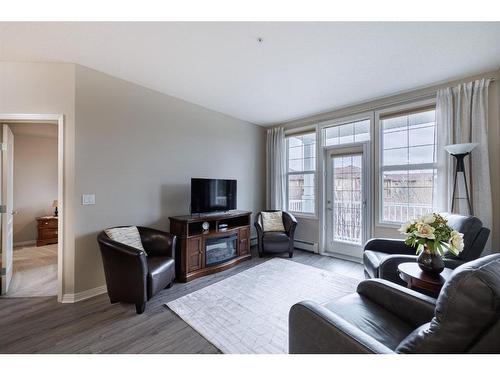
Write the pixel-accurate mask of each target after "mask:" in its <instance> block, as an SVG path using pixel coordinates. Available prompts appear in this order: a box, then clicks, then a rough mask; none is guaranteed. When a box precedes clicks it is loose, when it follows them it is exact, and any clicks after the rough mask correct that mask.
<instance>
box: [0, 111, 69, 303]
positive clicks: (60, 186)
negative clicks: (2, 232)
mask: <svg viewBox="0 0 500 375" xmlns="http://www.w3.org/2000/svg"><path fill="white" fill-rule="evenodd" d="M2 121H3V122H9V121H16V122H20V121H27V122H28V121H29V122H43V121H57V200H58V206H59V207H58V217H59V220H58V230H57V301H58V302H61V301H62V296H63V275H64V273H63V267H64V262H63V255H64V251H63V250H64V242H63V241H64V203H65V201H64V115H63V114H38V113H37V114H12V113H0V122H2Z"/></svg>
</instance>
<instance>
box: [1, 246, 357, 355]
mask: <svg viewBox="0 0 500 375" xmlns="http://www.w3.org/2000/svg"><path fill="white" fill-rule="evenodd" d="M252 252H253V253H254V254H253V255H254V256H253V258H252V259H251V260H249V261H246V262H243V263H241V264H239V265H238V266H236V267H234V268H232V269H229V270H226V271H223V272H220V273H218V274H214V275H209V276H206V277H203V278H200V279H197V280H194V281H191V282H190V283H186V284H174V286H173V287H172V288H171V289H166V290H163V291H162V292H161V293H159V294H158V295H156V296H155V297H154V298H153V299H152V300H151V301H149V302H148V305H147V307H146V311H145V312H144V314H142V315H137V314H136V313H135V307H134V306H133V305H130V304H121V303H118V304H114V305H111V304H110V303H109V299H108V297H107V295H106V294H104V295H100V296H97V297H94V298H91V299H88V300H86V301H82V302H78V303H75V304H58V303H57V300H56V298H55V297H37V298H3V299H0V353H219V350H218V349H217V348H216V347H214V346H213V345H212V344H211V343H210V342H208V341H207V340H205V339H204V338H203V337H202V336H201V335H200V334H198V333H197V332H196V331H195V330H194V329H192V328H191V327H190V326H189V325H187V324H186V323H185V322H184V321H183V320H182V319H180V318H179V317H178V316H177V315H175V314H174V313H173V312H172V311H170V310H169V309H168V308H166V307H164V306H163V304H164V303H166V302H168V301H171V300H174V299H177V298H179V297H181V296H183V295H186V294H189V293H192V292H194V291H196V290H198V289H201V288H204V287H206V286H208V285H210V284H213V283H215V282H217V281H220V280H222V279H224V278H227V277H229V276H231V275H234V274H236V273H238V272H241V271H243V270H245V269H248V268H250V267H253V266H255V265H257V264H260V263H262V262H264V261H266V260H267V259H268V258H258V257H257V256H256V254H255V249H252ZM292 260H293V261H295V262H299V263H303V264H308V265H311V266H314V267H318V268H322V269H325V270H329V271H332V272H337V273H341V274H343V275H347V276H350V277H354V278H358V279H360V280H361V279H363V269H362V266H361V264H357V263H353V262H348V261H343V260H339V259H334V258H330V257H325V256H320V255H316V254H312V253H308V252H304V251H300V250H296V252H295V255H294V258H293V259H292Z"/></svg>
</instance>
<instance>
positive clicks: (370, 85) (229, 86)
mask: <svg viewBox="0 0 500 375" xmlns="http://www.w3.org/2000/svg"><path fill="white" fill-rule="evenodd" d="M257 37H262V38H263V39H264V41H263V43H261V44H259V43H258V42H257ZM499 41H500V22H496V23H472V22H464V23H419V22H417V23H415V22H413V23H382V22H380V23H352V22H351V23H335V22H332V23H278V22H276V23H260V22H254V23H0V60H4V61H5V60H12V61H58V62H60V61H62V62H73V63H78V64H82V65H85V66H88V67H90V68H93V69H96V70H99V71H102V72H105V73H107V74H110V75H113V76H116V77H119V78H122V79H125V80H128V81H132V82H135V83H137V84H140V85H143V86H146V87H149V88H151V89H155V90H158V91H160V92H163V93H165V94H169V95H172V96H175V97H178V98H182V99H185V100H187V101H190V102H192V103H196V104H199V105H201V106H204V107H206V108H209V109H212V110H216V111H219V112H222V113H225V114H228V115H231V116H234V117H237V118H240V119H243V120H247V121H250V122H253V123H256V124H260V125H270V124H275V123H278V122H284V121H287V120H291V119H296V118H300V117H304V116H307V115H311V114H316V113H320V112H324V111H328V110H331V109H333V108H338V107H341V106H345V105H349V104H353V103H358V102H361V101H364V100H369V99H372V98H376V97H380V96H385V95H389V94H392V93H395V92H398V91H404V90H409V89H412V88H416V87H420V86H425V85H429V84H432V83H435V82H440V81H444V80H447V79H453V78H457V77H462V76H466V75H469V74H475V73H480V72H484V71H488V70H494V69H498V68H499V67H500V43H499Z"/></svg>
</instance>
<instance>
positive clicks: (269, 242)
mask: <svg viewBox="0 0 500 375" xmlns="http://www.w3.org/2000/svg"><path fill="white" fill-rule="evenodd" d="M264 212H277V210H269V211H264ZM282 217H283V226H284V227H285V232H264V229H263V225H262V215H261V213H260V212H259V213H258V214H257V216H256V217H255V222H254V226H255V229H256V230H257V242H258V246H257V249H258V251H259V257H262V255H263V254H264V253H272V254H277V253H284V252H288V256H289V257H290V258H292V257H293V237H294V234H295V228H296V227H297V219H295V217H294V216H293V215H292V214H291V213H289V212H286V211H283V215H282Z"/></svg>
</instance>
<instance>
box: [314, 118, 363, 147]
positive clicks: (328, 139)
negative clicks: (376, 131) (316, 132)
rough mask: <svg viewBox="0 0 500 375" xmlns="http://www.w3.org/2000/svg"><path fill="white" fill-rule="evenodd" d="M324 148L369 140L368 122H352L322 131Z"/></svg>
mask: <svg viewBox="0 0 500 375" xmlns="http://www.w3.org/2000/svg"><path fill="white" fill-rule="evenodd" d="M323 138H324V140H325V146H334V145H341V144H346V143H356V142H363V141H369V140H370V120H368V119H367V120H361V121H353V122H348V123H345V124H340V125H335V126H330V127H328V128H324V129H323Z"/></svg>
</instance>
